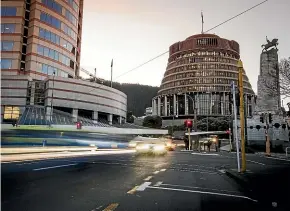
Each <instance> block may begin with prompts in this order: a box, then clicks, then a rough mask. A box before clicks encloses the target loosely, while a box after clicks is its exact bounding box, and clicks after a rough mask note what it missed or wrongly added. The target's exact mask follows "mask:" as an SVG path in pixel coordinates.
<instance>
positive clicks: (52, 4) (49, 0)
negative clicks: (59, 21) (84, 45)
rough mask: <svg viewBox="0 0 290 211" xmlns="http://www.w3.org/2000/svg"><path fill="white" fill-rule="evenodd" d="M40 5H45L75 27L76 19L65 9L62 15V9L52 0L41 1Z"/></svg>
mask: <svg viewBox="0 0 290 211" xmlns="http://www.w3.org/2000/svg"><path fill="white" fill-rule="evenodd" d="M41 2H42V4H44V5H46V6H47V7H48V8H50V9H52V10H54V11H55V12H57V13H58V14H60V15H64V16H65V17H66V18H67V20H68V21H69V22H71V23H72V24H74V25H75V26H77V19H76V18H75V16H74V15H73V14H72V13H71V12H70V11H69V10H67V9H65V8H64V11H65V12H64V13H63V7H62V6H61V5H60V4H59V3H57V2H55V1H54V0H41Z"/></svg>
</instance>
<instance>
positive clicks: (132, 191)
mask: <svg viewBox="0 0 290 211" xmlns="http://www.w3.org/2000/svg"><path fill="white" fill-rule="evenodd" d="M138 187H139V186H135V187H134V188H132V189H131V190H129V191H128V192H127V193H128V194H134V193H135V192H136V190H137V188H138Z"/></svg>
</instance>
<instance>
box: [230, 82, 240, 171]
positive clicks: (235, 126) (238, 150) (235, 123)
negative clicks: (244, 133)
mask: <svg viewBox="0 0 290 211" xmlns="http://www.w3.org/2000/svg"><path fill="white" fill-rule="evenodd" d="M231 87H232V92H233V103H234V120H235V121H234V130H235V139H236V148H237V163H238V172H240V171H241V167H240V147H239V140H238V125H237V123H238V121H237V107H236V97H235V96H236V87H235V82H234V81H233V82H232V84H231Z"/></svg>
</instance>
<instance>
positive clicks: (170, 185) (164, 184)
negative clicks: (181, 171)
mask: <svg viewBox="0 0 290 211" xmlns="http://www.w3.org/2000/svg"><path fill="white" fill-rule="evenodd" d="M161 186H169V187H181V188H191V189H201V190H209V191H221V192H228V193H239V192H237V191H232V190H222V189H215V188H203V187H196V186H187V185H172V184H166V183H162V184H161Z"/></svg>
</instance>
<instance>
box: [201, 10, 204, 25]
mask: <svg viewBox="0 0 290 211" xmlns="http://www.w3.org/2000/svg"><path fill="white" fill-rule="evenodd" d="M201 21H202V23H204V22H203V13H202V11H201Z"/></svg>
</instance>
